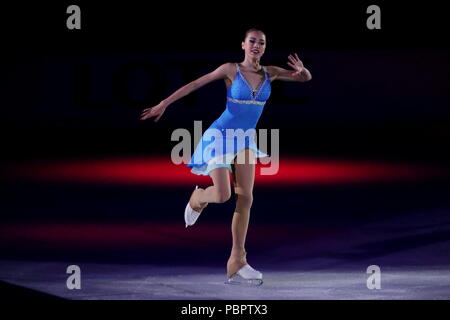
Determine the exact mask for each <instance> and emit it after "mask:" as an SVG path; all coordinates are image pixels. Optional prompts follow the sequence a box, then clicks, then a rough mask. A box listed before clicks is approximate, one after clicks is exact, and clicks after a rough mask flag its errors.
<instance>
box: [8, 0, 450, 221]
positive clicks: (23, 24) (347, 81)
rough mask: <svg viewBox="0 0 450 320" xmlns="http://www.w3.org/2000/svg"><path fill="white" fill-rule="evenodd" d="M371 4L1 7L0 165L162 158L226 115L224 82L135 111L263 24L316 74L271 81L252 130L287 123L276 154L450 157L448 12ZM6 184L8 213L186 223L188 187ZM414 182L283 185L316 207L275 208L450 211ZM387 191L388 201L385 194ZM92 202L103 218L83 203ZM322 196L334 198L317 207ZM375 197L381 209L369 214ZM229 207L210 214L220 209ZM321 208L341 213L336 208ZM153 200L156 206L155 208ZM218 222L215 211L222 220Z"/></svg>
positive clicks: (264, 204) (276, 52)
mask: <svg viewBox="0 0 450 320" xmlns="http://www.w3.org/2000/svg"><path fill="white" fill-rule="evenodd" d="M70 4H78V5H79V6H80V7H81V25H82V27H81V30H68V29H67V28H66V19H67V17H68V14H66V8H67V6H68V5H70ZM370 4H373V3H372V2H364V1H363V2H360V3H357V4H354V3H342V2H339V3H332V2H329V3H328V2H314V3H306V2H302V3H293V2H287V1H286V2H280V1H277V2H272V3H269V4H267V3H263V2H260V3H248V4H247V3H243V2H229V1H227V2H205V3H197V2H195V3H192V2H180V3H172V2H170V3H169V2H168V3H153V2H137V1H127V2H121V3H115V4H111V3H109V2H99V1H96V2H93V1H89V2H88V1H77V2H68V1H63V2H61V3H56V4H55V3H49V2H39V3H37V2H33V3H26V2H20V3H15V4H8V5H4V6H3V7H2V19H1V23H2V25H1V29H0V30H1V33H2V37H1V39H2V43H3V46H2V47H3V49H2V51H3V53H4V55H3V58H2V60H1V70H2V73H1V74H2V76H1V87H0V88H1V89H0V90H1V91H0V94H1V97H2V98H1V108H0V112H1V113H0V119H1V121H2V124H1V128H0V130H1V132H0V133H1V137H2V138H1V142H2V144H1V146H2V158H1V159H2V160H1V161H2V162H4V163H9V164H11V163H13V164H14V163H16V162H17V161H28V160H33V159H54V158H56V159H60V158H63V159H71V157H74V156H80V155H81V156H84V155H87V156H94V157H95V156H105V157H108V156H116V155H118V156H128V155H130V156H135V155H137V156H140V155H144V156H166V157H167V156H168V155H169V154H170V151H171V149H172V147H173V145H174V143H173V142H172V141H170V135H171V133H172V131H173V130H175V129H176V128H181V127H182V128H187V129H189V130H191V132H192V130H193V121H194V120H202V121H203V129H206V128H207V126H209V124H210V123H211V122H212V121H214V119H216V118H217V117H218V116H219V115H220V114H221V112H222V111H223V110H224V108H225V85H224V83H223V82H221V81H217V82H214V83H210V84H208V85H207V86H205V87H203V88H201V89H199V90H198V91H195V92H193V93H192V94H191V95H189V96H187V97H184V98H182V99H180V100H178V101H176V102H175V103H173V104H172V105H171V106H170V107H169V109H167V111H166V113H165V114H164V116H163V117H162V118H161V120H160V121H159V122H158V123H155V122H153V120H147V121H140V120H139V116H140V113H141V111H142V109H143V108H146V107H149V106H153V105H155V104H157V103H158V102H159V101H161V100H162V99H164V98H166V97H167V96H168V95H170V94H171V93H173V92H174V91H175V90H177V89H178V88H179V87H181V86H182V85H184V84H187V83H188V82H190V81H192V80H194V79H196V78H197V77H200V76H201V75H203V74H205V73H207V72H210V71H212V70H214V69H215V68H216V67H218V66H219V65H221V64H222V63H225V62H239V61H242V60H243V53H242V50H241V41H242V38H243V35H244V32H245V30H246V29H248V28H250V27H257V28H261V29H263V30H264V31H265V32H266V35H267V50H266V54H265V56H264V57H263V59H262V64H263V65H278V66H282V67H286V68H288V66H287V64H286V62H287V56H288V55H289V54H290V53H293V52H297V53H298V54H299V56H300V58H301V59H302V60H303V62H304V64H305V66H306V67H307V68H308V69H309V70H310V71H311V73H312V75H313V80H312V81H310V82H307V83H291V82H280V81H276V82H274V83H272V96H271V97H270V100H269V101H268V103H267V104H266V106H265V110H264V113H263V115H262V117H261V119H260V121H259V123H258V127H259V128H268V129H271V128H276V129H280V154H281V157H286V158H288V157H290V156H293V157H294V156H295V157H300V158H301V157H305V156H306V157H313V158H314V157H318V158H323V159H335V158H342V159H361V160H374V161H378V160H379V161H391V160H392V161H397V160H399V161H403V162H407V163H418V164H428V165H432V166H433V165H436V166H447V165H448V163H449V160H450V159H449V153H448V145H449V139H450V107H449V106H450V103H449V102H450V81H449V74H450V72H449V71H450V63H449V53H450V52H449V48H448V41H447V34H448V32H447V29H448V28H447V25H446V16H445V10H444V9H443V7H442V5H440V4H438V3H437V2H436V3H433V2H427V5H426V6H425V5H421V6H418V5H413V4H411V3H409V2H396V4H393V3H385V2H376V3H375V4H378V5H379V6H380V7H381V26H382V29H381V30H369V29H367V28H366V19H367V16H368V14H367V13H366V8H367V6H368V5H370ZM186 170H188V169H186ZM2 187H3V189H4V192H3V200H2V201H3V209H2V211H3V212H2V217H3V218H6V217H9V218H11V217H12V218H14V219H19V220H20V219H21V218H22V217H24V218H27V219H28V218H30V217H33V218H35V219H39V218H41V217H42V218H44V217H52V218H58V219H60V218H63V219H64V218H67V219H69V218H71V219H72V218H75V219H78V218H81V217H83V218H92V219H96V218H98V219H112V218H118V219H121V218H124V217H126V218H131V217H138V218H143V219H153V218H154V219H174V220H177V219H179V216H178V215H172V214H167V212H171V211H177V210H178V211H179V210H182V209H184V203H185V201H186V199H185V198H186V197H187V195H189V194H190V192H191V191H190V189H189V190H187V189H186V190H183V192H181V193H179V192H177V190H178V189H176V186H174V187H173V189H171V190H169V192H167V190H165V189H161V188H155V187H149V188H145V187H144V188H141V187H138V186H136V188H135V189H133V188H131V187H120V186H100V187H98V188H96V189H94V190H91V189H90V188H89V187H87V186H85V185H82V186H78V185H69V186H59V185H56V186H55V185H50V186H47V185H46V184H45V183H44V182H42V183H39V182H33V183H24V182H23V181H11V180H10V181H8V182H7V183H3V184H2ZM91 187H93V188H95V187H94V186H91ZM275 187H276V186H275ZM416 187H417V185H414V184H413V185H411V184H406V185H405V184H401V185H395V186H392V185H390V186H388V185H382V186H379V185H366V186H352V187H347V186H339V185H337V186H336V185H335V186H333V187H330V189H320V188H319V189H317V188H316V187H314V186H311V187H310V188H311V189H308V188H309V187H308V186H306V187H301V188H302V189H301V190H300V189H295V188H291V189H289V190H287V189H279V190H277V192H279V193H278V195H279V196H280V197H282V196H283V195H287V194H291V195H292V197H290V198H289V199H291V200H289V201H294V200H297V199H298V197H301V199H303V201H304V202H303V205H304V208H309V210H311V212H313V213H314V214H313V215H308V210H306V212H305V215H302V216H299V215H297V214H296V212H293V214H292V215H291V216H290V213H289V210H284V209H289V208H292V206H294V205H295V204H289V203H290V202H289V201H288V202H284V203H285V204H286V207H285V208H284V207H283V206H282V208H281V209H280V207H279V205H278V206H277V207H276V208H277V210H283V214H285V215H286V217H289V218H292V219H294V218H300V219H317V221H321V219H322V218H323V217H327V218H329V217H330V216H335V217H337V216H339V215H336V210H338V212H339V213H340V217H343V216H347V217H349V219H364V218H368V217H369V216H370V215H366V216H365V215H361V212H362V211H364V210H368V211H370V210H375V211H377V210H378V211H381V212H383V214H386V215H393V214H395V212H397V213H399V212H408V210H410V209H411V208H421V207H423V208H425V207H427V206H428V205H430V206H440V207H445V206H448V204H447V202H446V201H447V200H446V198H447V197H446V196H445V194H447V193H446V192H447V191H448V187H443V186H442V185H440V184H435V185H433V188H430V187H429V186H428V185H427V186H425V187H424V186H423V185H422V186H420V187H417V189H416ZM255 188H259V189H258V191H257V192H258V194H259V195H260V196H259V199H260V201H261V202H255V207H256V208H257V209H255V210H260V211H261V210H263V211H264V210H266V211H267V212H264V213H263V212H261V213H260V215H259V217H260V218H264V219H268V220H270V219H272V218H273V216H272V215H271V214H270V208H272V209H274V208H275V207H272V203H273V204H274V205H275V204H276V203H283V202H279V201H281V200H276V196H273V189H270V188H269V189H265V188H262V187H258V186H256V187H255ZM423 188H425V189H426V192H424V190H423ZM398 190H402V192H403V193H402V194H399V193H396V191H398ZM316 192H319V193H318V194H316ZM174 195H178V197H179V199H174V198H172V197H173V196H174ZM265 195H267V197H266V196H265ZM271 195H272V196H271ZM418 195H420V196H418ZM127 197H130V198H127ZM328 197H331V198H328ZM346 197H348V198H346ZM373 197H374V198H373ZM136 198H137V199H136ZM379 198H383V199H386V203H379V202H378V201H379ZM131 199H133V200H131ZM326 199H329V201H328V202H327V200H326ZM330 199H331V200H330ZM355 199H358V201H360V202H358V203H356V202H355ZM413 199H414V201H413ZM135 200H137V201H135ZM155 200H157V201H155ZM264 200H266V201H264ZM117 201H119V202H120V203H117ZM347 201H348V202H347ZM97 202H98V207H96V208H98V209H96V211H95V212H92V211H90V210H85V209H84V208H86V206H87V205H89V206H90V205H93V203H97ZM318 202H320V203H322V204H323V205H324V206H325V207H320V206H319V207H317V205H318ZM367 203H371V205H372V207H371V208H367V207H366V205H367ZM68 204H70V206H68ZM375 204H376V205H375ZM392 204H394V206H392ZM232 206H233V204H231V203H230V204H228V205H227V206H226V207H225V206H217V207H216V209H217V210H218V211H220V210H223V212H225V211H227V210H228V211H229V210H232ZM327 206H333V207H337V208H338V209H334V210H333V211H330V210H328V209H329V208H328V207H327ZM152 208H153V209H154V208H157V209H158V210H156V212H152V213H151V216H150V215H149V212H150V211H149V210H151V209H152ZM221 208H223V209H221ZM400 208H405V209H404V211H402V210H403V209H402V210H400ZM160 209H161V210H160ZM397 209H399V211H396V210H397ZM154 211H155V209H154ZM228 211H227V212H228ZM62 212H64V214H62ZM378 214H380V212H378ZM210 217H211V219H213V220H214V219H221V218H220V217H221V216H220V215H219V214H218V215H210ZM330 221H331V222H330ZM333 221H334V222H336V221H335V220H328V222H327V223H333ZM336 223H338V222H336Z"/></svg>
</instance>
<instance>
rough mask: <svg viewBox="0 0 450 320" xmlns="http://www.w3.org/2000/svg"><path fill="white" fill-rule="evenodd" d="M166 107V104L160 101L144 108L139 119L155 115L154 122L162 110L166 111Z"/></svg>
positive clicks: (159, 116)
mask: <svg viewBox="0 0 450 320" xmlns="http://www.w3.org/2000/svg"><path fill="white" fill-rule="evenodd" d="M167 107H168V105H167V104H165V103H163V102H160V103H159V104H158V105H156V106H154V107H151V108H147V109H144V110H142V113H141V120H145V119H148V118H151V117H156V119H155V122H157V121H158V120H159V118H161V116H162V115H163V113H164V111H166V108H167Z"/></svg>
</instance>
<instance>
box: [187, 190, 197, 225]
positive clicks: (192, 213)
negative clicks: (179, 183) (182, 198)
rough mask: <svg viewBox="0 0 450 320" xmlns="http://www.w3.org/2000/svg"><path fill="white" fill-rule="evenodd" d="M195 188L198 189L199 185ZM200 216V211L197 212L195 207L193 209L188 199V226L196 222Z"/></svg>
mask: <svg viewBox="0 0 450 320" xmlns="http://www.w3.org/2000/svg"><path fill="white" fill-rule="evenodd" d="M195 189H198V186H195ZM199 216H200V212H197V211H195V210H194V209H192V207H191V205H190V204H189V201H188V203H187V205H186V209H184V221H185V222H186V228H187V227H188V226H192V225H193V224H194V223H195V221H197V219H198V217H199Z"/></svg>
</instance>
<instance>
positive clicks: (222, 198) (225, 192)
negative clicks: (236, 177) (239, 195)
mask: <svg viewBox="0 0 450 320" xmlns="http://www.w3.org/2000/svg"><path fill="white" fill-rule="evenodd" d="M230 198H231V190H230V189H217V191H216V201H217V202H218V203H223V202H226V201H228V200H229V199H230Z"/></svg>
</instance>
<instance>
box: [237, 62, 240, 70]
mask: <svg viewBox="0 0 450 320" xmlns="http://www.w3.org/2000/svg"><path fill="white" fill-rule="evenodd" d="M236 70H237V72H240V70H239V63H236Z"/></svg>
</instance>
